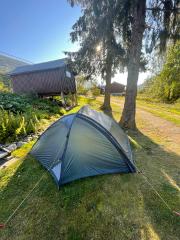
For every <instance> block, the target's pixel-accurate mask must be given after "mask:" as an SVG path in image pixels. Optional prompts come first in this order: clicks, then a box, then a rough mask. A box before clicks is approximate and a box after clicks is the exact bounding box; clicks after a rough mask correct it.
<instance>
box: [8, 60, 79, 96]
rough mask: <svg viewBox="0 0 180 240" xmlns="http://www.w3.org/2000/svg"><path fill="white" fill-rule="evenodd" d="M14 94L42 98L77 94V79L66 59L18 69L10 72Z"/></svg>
mask: <svg viewBox="0 0 180 240" xmlns="http://www.w3.org/2000/svg"><path fill="white" fill-rule="evenodd" d="M9 75H10V76H11V80H12V87H13V92H14V93H19V94H24V93H36V94H38V95H41V96H54V95H61V94H68V93H71V94H75V93H76V84H75V77H74V75H73V73H72V72H71V71H70V69H69V65H68V62H67V59H66V58H63V59H59V60H55V61H49V62H43V63H38V64H29V65H25V66H20V67H17V68H16V69H15V70H14V71H12V72H10V73H9Z"/></svg>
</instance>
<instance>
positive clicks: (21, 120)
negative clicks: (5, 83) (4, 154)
mask: <svg viewBox="0 0 180 240" xmlns="http://www.w3.org/2000/svg"><path fill="white" fill-rule="evenodd" d="M53 114H61V115H62V114H63V113H62V111H61V109H60V108H59V106H58V105H57V104H55V103H53V102H51V101H49V100H48V99H39V98H36V97H33V96H25V95H24V96H21V95H17V94H12V93H1V94H0V143H5V142H11V141H15V140H17V139H19V138H21V137H22V136H26V135H27V134H30V133H35V132H37V130H38V129H39V127H40V120H41V119H45V118H49V117H50V116H51V115H53Z"/></svg>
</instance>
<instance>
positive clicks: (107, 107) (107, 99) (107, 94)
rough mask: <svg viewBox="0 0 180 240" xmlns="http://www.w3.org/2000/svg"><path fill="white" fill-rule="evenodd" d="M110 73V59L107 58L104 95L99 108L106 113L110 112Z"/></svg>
mask: <svg viewBox="0 0 180 240" xmlns="http://www.w3.org/2000/svg"><path fill="white" fill-rule="evenodd" d="M111 75H112V61H111V59H110V58H109V59H108V61H107V67H106V78H105V79H106V86H105V95H104V103H103V105H102V106H101V109H102V110H103V111H104V112H106V113H107V114H108V113H111V112H112V108H111Z"/></svg>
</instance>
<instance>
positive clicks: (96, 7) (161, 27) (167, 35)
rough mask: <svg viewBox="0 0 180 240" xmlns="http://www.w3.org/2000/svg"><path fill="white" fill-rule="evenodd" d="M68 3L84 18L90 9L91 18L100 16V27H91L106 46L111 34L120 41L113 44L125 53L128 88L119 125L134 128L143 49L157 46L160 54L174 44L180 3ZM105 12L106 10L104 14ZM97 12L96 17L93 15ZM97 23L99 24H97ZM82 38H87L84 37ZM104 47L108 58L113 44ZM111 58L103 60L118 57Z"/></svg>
mask: <svg viewBox="0 0 180 240" xmlns="http://www.w3.org/2000/svg"><path fill="white" fill-rule="evenodd" d="M70 2H71V3H72V4H74V3H78V4H81V5H82V6H83V9H84V10H83V12H84V15H85V13H86V12H87V13H88V12H89V9H91V10H93V11H92V12H91V13H92V17H94V16H99V18H97V19H98V20H100V19H103V21H102V22H101V25H99V24H95V25H94V26H93V28H94V32H95V34H97V36H99V35H98V33H100V36H101V35H103V40H104V39H105V40H106V43H111V42H112V39H111V38H109V36H112V35H110V34H109V33H110V32H111V33H113V34H114V33H115V34H116V38H115V39H118V40H119V42H118V43H117V42H116V46H117V47H118V44H119V45H120V46H122V47H123V49H126V50H127V70H128V78H127V89H126V97H125V103H124V109H123V113H122V117H121V120H120V123H121V125H123V126H124V127H127V128H132V129H134V128H136V122H135V112H136V95H137V82H138V76H139V70H140V66H141V64H140V63H141V58H142V50H143V51H144V52H145V51H146V52H148V53H151V52H152V51H153V49H154V48H156V47H159V50H160V52H162V51H164V50H165V49H166V45H167V42H168V40H171V41H174V42H176V40H177V39H179V29H180V21H179V15H178V13H179V4H180V1H179V0H102V1H98V0H70ZM109 7H110V8H109ZM105 9H108V10H107V11H105ZM96 11H97V12H98V15H96ZM107 13H109V15H108V14H107ZM84 15H83V16H84ZM100 16H103V18H101V17H100ZM97 19H96V20H97ZM88 21H89V20H88ZM96 23H99V21H97V22H96ZM86 24H87V23H85V24H82V26H83V29H84V28H86ZM90 24H92V22H90ZM98 26H100V28H98ZM107 26H108V27H107ZM111 28H113V29H111ZM96 29H97V32H96ZM107 29H108V31H107ZM78 31H79V29H78V28H77V33H78ZM92 33H93V32H91V34H90V36H94V35H93V34H92ZM83 36H86V34H85V35H83ZM96 40H97V39H96ZM83 41H84V39H82V42H83ZM102 42H103V41H102ZM96 43H97V41H96ZM86 44H87V46H86V47H87V48H88V42H86ZM89 46H90V45H89ZM105 46H106V48H105V49H106V57H107V56H108V54H107V53H108V52H109V50H110V46H112V44H107V45H105ZM90 47H91V46H90ZM122 47H121V49H122ZM110 53H111V50H110ZM110 56H111V58H106V60H108V59H111V61H110V62H112V59H114V56H117V59H118V55H116V54H114V52H113V54H111V55H110ZM106 62H107V63H108V64H107V65H106V70H105V72H106V76H108V75H110V74H107V73H109V71H107V69H110V68H107V66H110V64H109V61H106ZM117 62H118V60H117ZM94 67H95V69H97V68H96V65H94ZM103 71H104V69H103ZM107 78H108V77H107ZM107 90H108V89H107ZM107 99H110V98H107Z"/></svg>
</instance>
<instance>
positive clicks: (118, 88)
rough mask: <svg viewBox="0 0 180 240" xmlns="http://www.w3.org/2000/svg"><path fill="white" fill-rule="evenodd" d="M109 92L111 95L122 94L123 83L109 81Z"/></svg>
mask: <svg viewBox="0 0 180 240" xmlns="http://www.w3.org/2000/svg"><path fill="white" fill-rule="evenodd" d="M110 91H111V94H112V95H123V94H124V93H125V85H123V84H121V83H118V82H113V83H111V90H110Z"/></svg>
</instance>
